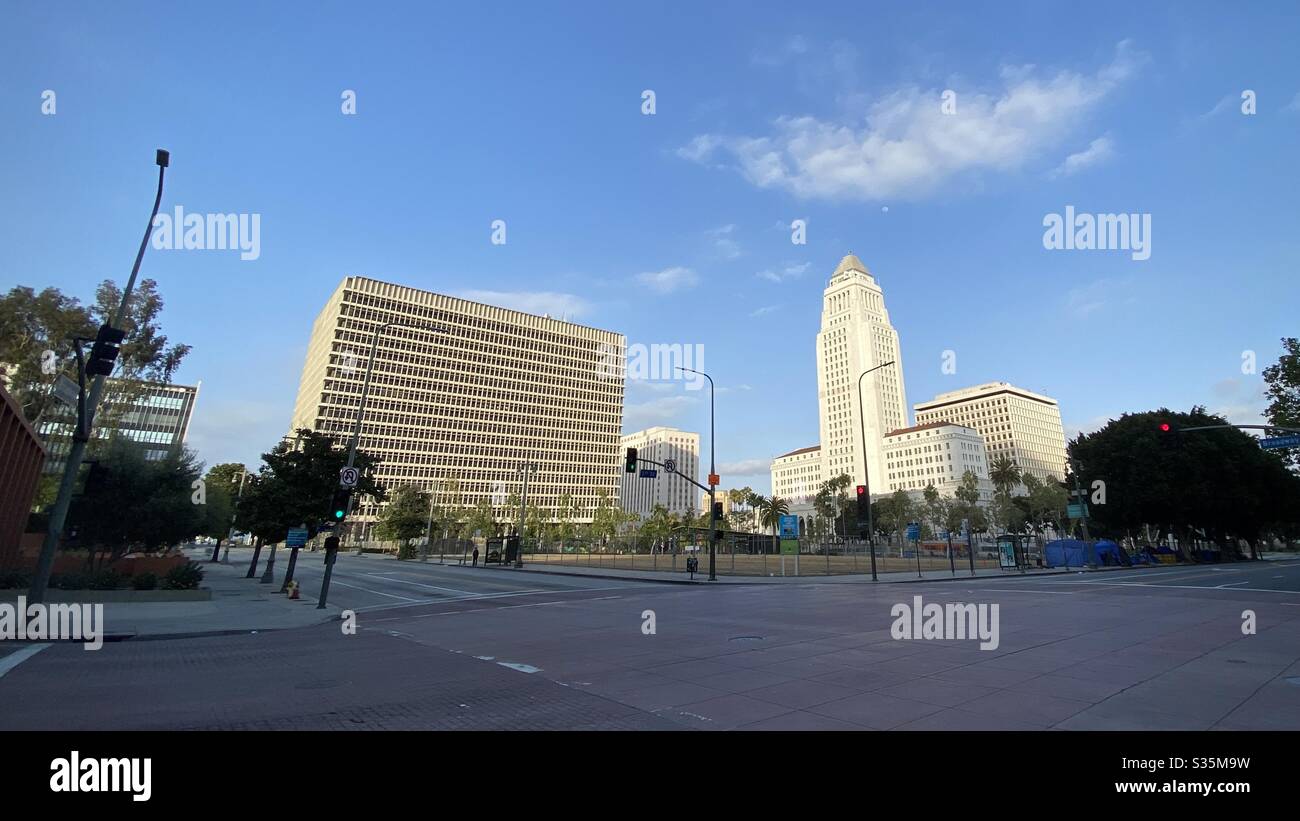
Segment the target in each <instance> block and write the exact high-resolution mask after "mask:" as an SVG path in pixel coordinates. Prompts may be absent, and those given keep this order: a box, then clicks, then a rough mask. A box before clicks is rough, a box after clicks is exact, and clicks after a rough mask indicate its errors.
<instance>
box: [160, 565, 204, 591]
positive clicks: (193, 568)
mask: <svg viewBox="0 0 1300 821" xmlns="http://www.w3.org/2000/svg"><path fill="white" fill-rule="evenodd" d="M201 581H203V568H202V567H199V566H198V565H197V564H195V563H194V562H188V563H186V564H183V565H181V566H180V567H173V568H172V569H171V570H169V571H167V576H166V578H164V579H163V589H164V590H197V589H198V587H199V582H201Z"/></svg>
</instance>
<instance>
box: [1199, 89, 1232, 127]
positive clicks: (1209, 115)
mask: <svg viewBox="0 0 1300 821" xmlns="http://www.w3.org/2000/svg"><path fill="white" fill-rule="evenodd" d="M1237 100H1238V98H1237V97H1233V96H1232V95H1231V94H1229V95H1228V96H1226V97H1224V98H1223V99H1221V100H1219V101H1218V102H1217V103H1215V104H1214V108H1211V109H1210V110H1209V111H1206V112H1204V113H1203V114H1197V115H1196V119H1197V120H1198V121H1199V122H1205V121H1206V120H1210V119H1213V118H1215V117H1217V116H1219V115H1220V114H1222V113H1223V112H1225V111H1227V110H1228V109H1229V108H1231V107H1232V106H1233V105H1234V104H1236V102H1237Z"/></svg>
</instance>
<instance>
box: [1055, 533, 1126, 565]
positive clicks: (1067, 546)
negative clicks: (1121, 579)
mask: <svg viewBox="0 0 1300 821" xmlns="http://www.w3.org/2000/svg"><path fill="white" fill-rule="evenodd" d="M1043 559H1044V561H1045V562H1046V563H1047V566H1048V567H1083V566H1084V565H1088V564H1091V565H1098V566H1104V565H1127V564H1131V562H1130V561H1129V558H1128V555H1127V554H1125V553H1124V551H1123V550H1121V549H1120V546H1119V545H1117V544H1115V543H1114V542H1112V541H1110V540H1109V539H1100V540H1098V541H1096V542H1094V543H1092V544H1089V543H1088V542H1085V541H1083V540H1082V539H1057V540H1056V541H1053V542H1048V543H1047V546H1046V547H1045V548H1043Z"/></svg>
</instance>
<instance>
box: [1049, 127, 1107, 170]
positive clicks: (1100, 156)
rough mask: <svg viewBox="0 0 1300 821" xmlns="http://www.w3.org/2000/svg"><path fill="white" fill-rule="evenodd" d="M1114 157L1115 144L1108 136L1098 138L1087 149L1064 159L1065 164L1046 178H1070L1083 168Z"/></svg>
mask: <svg viewBox="0 0 1300 821" xmlns="http://www.w3.org/2000/svg"><path fill="white" fill-rule="evenodd" d="M1114 155H1115V142H1114V141H1113V140H1111V138H1110V137H1109V136H1103V137H1098V138H1097V139H1095V140H1093V141H1092V142H1090V143H1088V147H1087V148H1085V149H1084V150H1082V151H1079V152H1077V153H1074V154H1071V155H1070V156H1068V157H1066V158H1065V162H1063V163H1061V164H1060V165H1058V166H1057V167H1056V168H1054V169H1052V171H1051V173H1050V174H1048V176H1049V177H1051V178H1052V179H1057V178H1059V177H1070V176H1073V175H1075V174H1077V173H1079V172H1080V171H1082V170H1084V169H1085V168H1091V167H1092V166H1094V165H1098V164H1100V163H1103V162H1105V161H1106V160H1109V159H1110V158H1111V157H1113V156H1114Z"/></svg>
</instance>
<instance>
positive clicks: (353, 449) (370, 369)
mask: <svg viewBox="0 0 1300 821" xmlns="http://www.w3.org/2000/svg"><path fill="white" fill-rule="evenodd" d="M388 328H409V329H411V330H414V331H430V332H432V331H433V330H434V329H433V328H426V327H422V326H420V325H407V324H406V323H404V322H385V323H384V324H383V325H380V326H379V327H378V328H375V332H374V334H372V335H371V337H370V358H369V359H367V360H366V380H365V382H364V383H363V384H362V386H361V402H360V403H359V404H358V405H357V421H356V424H355V426H354V427H353V430H352V441H351V442H350V443H349V444H348V465H347V466H348V467H354V466H355V463H356V460H357V444H358V443H359V442H360V441H361V420H362V418H363V417H364V416H365V414H366V401H367V400H368V399H369V398H370V378H371V375H372V374H373V373H374V370H375V354H376V353H378V349H379V335H380V334H382V333H383V332H384V331H385V330H387V329H388ZM353 502H354V498H353V497H349V498H348V510H347V511H346V512H345V515H351V513H352V510H351V509H352V507H354V504H353ZM349 533H351V531H349ZM360 553H361V544H360V542H358V543H357V554H358V555H360Z"/></svg>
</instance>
